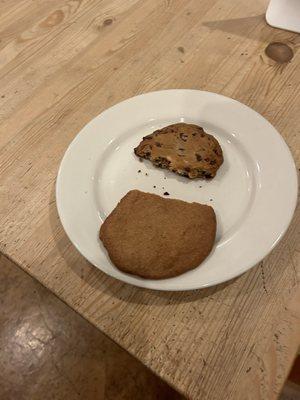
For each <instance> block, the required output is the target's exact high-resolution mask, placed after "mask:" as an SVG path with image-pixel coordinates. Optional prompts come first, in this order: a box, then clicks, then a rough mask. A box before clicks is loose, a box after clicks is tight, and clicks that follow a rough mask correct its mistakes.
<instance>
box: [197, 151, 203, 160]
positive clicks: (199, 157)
mask: <svg viewBox="0 0 300 400" xmlns="http://www.w3.org/2000/svg"><path fill="white" fill-rule="evenodd" d="M196 158H197V161H202V157H201V156H200V154H197V153H196Z"/></svg>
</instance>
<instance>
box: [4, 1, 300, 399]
mask: <svg viewBox="0 0 300 400" xmlns="http://www.w3.org/2000/svg"><path fill="white" fill-rule="evenodd" d="M267 3H268V1H266V0H259V1H248V0H234V1H230V2H229V1H227V0H219V1H217V0H201V1H200V0H192V1H188V0H164V1H163V0H162V1H158V0H155V1H154V0H126V1H125V0H103V1H100V0H89V1H87V0H51V1H42V0H35V1H33V0H19V1H16V0H6V1H2V2H1V6H0V30H1V33H0V67H1V70H0V101H1V108H0V118H1V125H0V133H1V134H0V163H1V172H0V185H1V186H0V196H1V198H0V204H1V206H0V217H1V218H0V222H1V223H0V241H1V247H0V250H1V251H2V253H4V254H5V255H7V256H8V257H10V258H11V259H12V260H13V261H15V262H16V263H17V264H18V265H20V266H21V267H22V268H23V269H24V270H26V271H28V272H29V273H30V274H31V275H32V276H34V277H35V278H36V279H38V280H39V281H40V282H42V283H43V284H44V285H45V286H46V287H48V288H49V289H50V290H52V291H53V292H54V293H56V294H57V295H58V296H59V297H60V298H61V299H63V300H64V301H65V302H66V303H67V304H69V305H70V306H71V307H72V308H74V309H75V310H77V311H78V312H79V313H80V314H82V315H83V316H84V317H85V318H86V319H88V320H89V321H91V322H92V323H93V324H94V325H96V326H97V327H98V328H99V329H101V330H102V331H103V332H105V333H106V334H107V335H108V336H110V337H111V338H112V339H114V340H115V341H116V342H117V343H119V344H120V345H121V346H123V347H124V348H125V349H127V350H128V351H129V352H130V353H132V354H133V355H135V356H136V357H138V358H139V359H140V360H141V361H142V362H143V363H144V364H145V365H147V366H148V367H150V368H151V369H152V370H153V371H154V372H155V373H157V374H158V375H159V376H161V377H162V378H163V379H165V380H166V381H168V382H169V383H170V384H171V385H173V386H174V387H175V388H176V389H177V390H179V391H181V392H182V393H184V394H185V395H186V396H187V397H190V398H193V399H202V400H203V399H209V400H212V399H222V400H223V399H255V400H257V399H264V400H265V399H274V398H276V397H277V395H278V393H279V391H280V389H281V386H282V384H283V382H284V380H285V378H286V375H287V373H288V370H289V368H290V366H291V364H292V360H293V357H294V355H295V352H296V349H297V346H298V344H299V337H300V330H299V329H300V326H299V325H300V324H299V321H300V316H299V295H300V292H299V274H300V267H299V240H298V238H297V233H298V234H299V216H300V214H299V211H297V212H296V214H295V217H294V220H293V222H292V224H291V226H290V228H289V230H288V233H287V234H286V236H285V238H284V240H283V241H282V242H281V243H280V244H279V245H278V246H277V248H276V249H275V250H274V251H273V252H272V253H271V254H270V255H269V256H268V257H267V258H266V259H265V260H264V261H263V262H262V263H260V264H259V265H258V266H257V267H255V268H254V269H252V270H251V271H249V272H248V273H246V274H244V275H243V276H241V277H240V278H238V279H236V280H234V281H231V282H230V283H228V284H224V285H220V286H217V287H213V288H209V289H206V290H199V291H192V292H186V293H167V292H155V291H149V290H142V289H138V288H135V287H132V286H129V285H126V284H122V283H120V282H118V281H116V280H114V279H111V278H109V277H108V276H106V275H104V274H103V273H101V272H100V271H98V270H97V269H96V268H94V267H92V266H91V265H89V264H88V262H86V261H85V260H84V259H83V258H82V257H81V256H80V255H79V254H78V253H77V251H76V250H75V249H74V247H73V246H72V245H71V243H70V242H69V240H68V238H67V237H66V235H65V233H64V232H63V229H62V226H61V224H60V222H59V219H58V215H57V211H56V205H55V195H54V186H55V179H56V174H57V170H58V166H59V163H60V160H61V158H62V156H63V154H64V151H65V150H66V147H67V146H68V144H69V143H70V141H71V140H72V139H73V138H74V136H75V135H76V134H77V133H78V132H79V131H80V129H81V128H82V127H83V126H84V125H85V124H86V123H87V122H88V121H89V120H90V119H91V118H93V117H95V116H96V115H97V114H99V113H100V112H101V111H103V110H104V109H106V108H107V107H109V106H111V105H113V104H115V103H117V102H119V101H120V100H123V99H125V98H128V97H130V96H133V95H135V94H137V93H142V92H147V91H151V90H157V89H166V88H195V89H204V90H209V91H214V92H217V93H222V94H224V95H227V96H230V97H233V98H235V99H237V100H239V101H242V102H243V103H245V104H247V105H249V106H250V107H253V108H254V109H255V110H257V111H258V112H260V113H261V114H262V115H263V116H265V117H266V118H267V119H268V120H269V121H270V122H271V123H272V124H274V126H275V127H276V128H277V129H278V130H279V131H280V132H281V134H282V136H283V137H284V138H285V140H286V141H287V143H288V145H289V147H290V149H291V151H292V153H293V156H294V158H295V160H296V163H298V166H299V162H300V154H299V149H300V145H299V137H300V134H299V132H300V52H299V45H300V36H299V35H297V34H295V33H291V32H287V31H281V30H276V29H273V28H271V27H269V26H267V25H266V23H265V20H264V12H265V9H266V7H267ZM273 41H279V42H283V43H288V44H289V46H290V47H291V48H292V49H293V51H294V53H295V55H294V58H293V59H292V61H291V62H290V63H288V64H283V65H280V64H278V63H276V62H274V61H272V60H270V59H269V58H268V57H267V56H266V55H265V54H264V49H265V47H266V46H267V45H268V44H269V43H270V42H273ZM103 134H105V133H103ZM266 156H268V155H267V154H266ZM279 167H280V165H279ZM274 179H276V171H274ZM287 179H289V177H288V176H287ZM278 189H279V190H280V188H278ZM274 218H276V215H274ZM297 231H298V232H297ZM254 251H255V250H254Z"/></svg>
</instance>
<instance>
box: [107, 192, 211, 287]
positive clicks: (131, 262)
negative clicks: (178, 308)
mask: <svg viewBox="0 0 300 400" xmlns="http://www.w3.org/2000/svg"><path fill="white" fill-rule="evenodd" d="M215 235H216V216H215V213H214V210H213V208H212V207H210V206H207V205H203V204H199V203H187V202H185V201H182V200H174V199H166V198H162V197H160V196H157V195H155V194H150V193H144V192H140V191H138V190H132V191H130V192H129V193H127V194H126V196H124V197H123V198H122V199H121V201H120V202H119V204H118V205H117V207H116V208H115V209H114V210H113V211H112V213H111V214H110V215H109V216H108V217H107V218H106V220H105V221H104V223H103V224H102V226H101V229H100V239H101V240H102V242H103V244H104V246H105V248H106V249H107V251H108V254H109V257H110V259H111V261H112V262H113V263H114V264H115V266H116V267H117V268H119V269H120V270H121V271H124V272H127V273H130V274H134V275H138V276H140V277H143V278H147V279H162V278H170V277H174V276H177V275H180V274H182V273H184V272H186V271H189V270H191V269H193V268H196V267H198V266H199V264H200V263H201V262H202V261H203V260H204V259H205V258H206V257H207V256H208V255H209V253H210V252H211V249H212V247H213V245H214V241H215Z"/></svg>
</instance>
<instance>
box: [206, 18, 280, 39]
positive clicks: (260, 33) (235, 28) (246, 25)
mask: <svg viewBox="0 0 300 400" xmlns="http://www.w3.org/2000/svg"><path fill="white" fill-rule="evenodd" d="M262 21H263V22H264V25H265V28H266V29H259V30H257V29H255V28H256V26H257V25H259V24H261V22H262ZM203 25H204V26H206V27H207V28H209V29H210V30H212V31H214V30H220V31H223V32H226V33H228V34H232V35H238V36H242V37H245V38H248V39H252V40H258V41H261V42H263V41H266V40H268V39H269V36H270V31H271V30H274V29H273V28H271V27H269V26H268V25H267V23H266V22H265V14H261V15H255V16H252V17H243V18H233V19H224V20H216V21H206V22H203ZM229 38H230V37H229Z"/></svg>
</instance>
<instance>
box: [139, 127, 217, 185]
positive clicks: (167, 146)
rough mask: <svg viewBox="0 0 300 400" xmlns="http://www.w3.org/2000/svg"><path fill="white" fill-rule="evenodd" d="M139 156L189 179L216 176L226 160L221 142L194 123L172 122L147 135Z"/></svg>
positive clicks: (140, 147) (141, 144)
mask: <svg viewBox="0 0 300 400" xmlns="http://www.w3.org/2000/svg"><path fill="white" fill-rule="evenodd" d="M134 152H135V154H136V155H137V156H138V157H142V158H145V159H148V160H150V161H151V162H152V163H153V164H154V165H155V166H157V167H160V168H167V169H169V170H170V171H173V172H175V173H177V174H179V175H182V176H186V177H188V178H191V179H193V178H213V177H214V176H215V175H216V172H217V170H218V169H219V167H220V166H221V165H222V163H223V153H222V149H221V147H220V145H219V143H218V141H217V140H216V139H215V138H214V137H213V136H212V135H209V134H208V133H206V132H204V130H203V128H201V127H200V126H198V125H193V124H185V123H179V124H173V125H169V126H166V127H165V128H162V129H159V130H157V131H155V132H153V133H151V134H150V135H148V136H145V137H144V138H143V140H142V141H141V143H140V144H139V145H138V147H136V148H135V149H134Z"/></svg>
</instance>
